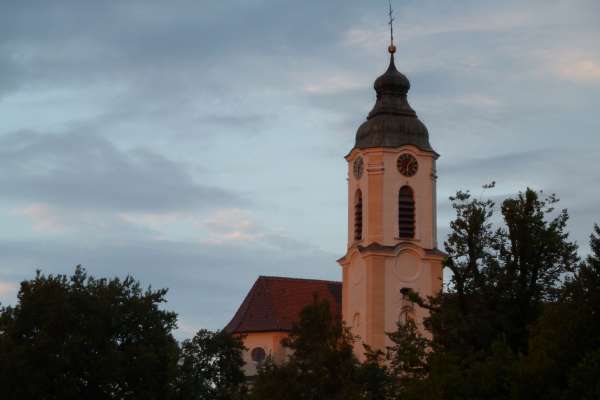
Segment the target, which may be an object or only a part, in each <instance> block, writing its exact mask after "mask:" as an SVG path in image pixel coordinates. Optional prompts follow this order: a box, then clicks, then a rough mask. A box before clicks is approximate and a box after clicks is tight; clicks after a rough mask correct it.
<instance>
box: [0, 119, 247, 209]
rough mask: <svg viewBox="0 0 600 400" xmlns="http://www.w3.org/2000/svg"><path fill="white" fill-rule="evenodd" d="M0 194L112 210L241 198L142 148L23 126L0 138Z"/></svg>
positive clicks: (213, 203) (229, 201)
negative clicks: (26, 129)
mask: <svg viewBox="0 0 600 400" xmlns="http://www.w3.org/2000/svg"><path fill="white" fill-rule="evenodd" d="M0 195H2V196H3V197H4V198H5V199H6V198H13V199H17V200H26V201H32V200H33V201H34V202H35V204H40V203H43V204H49V205H54V206H60V207H69V208H75V209H104V210H114V211H162V212H165V211H171V210H181V209H207V208H211V207H214V206H216V205H219V206H222V205H224V204H235V203H236V202H238V201H240V200H239V197H238V196H237V195H236V194H234V193H231V192H230V191H227V190H225V189H221V188H218V187H214V186H210V185H206V184H199V183H197V182H196V181H195V180H194V179H193V178H192V177H191V176H190V174H189V173H188V172H187V170H186V169H185V168H184V166H183V165H181V164H178V163H177V162H174V161H171V160H169V159H167V158H165V157H164V156H162V155H160V154H158V153H155V152H152V151H149V150H146V149H139V148H138V149H133V150H121V149H119V148H117V147H116V146H115V145H114V144H113V143H111V142H109V141H108V140H106V139H104V138H102V137H99V136H96V135H93V134H89V135H88V134H85V133H64V134H40V133H36V132H27V131H22V132H16V133H12V134H7V135H4V136H2V137H0ZM42 211H43V210H41V209H40V208H39V207H38V208H37V209H29V210H28V211H27V212H28V213H29V214H30V215H31V214H32V213H33V212H37V214H38V216H39V215H40V213H41V212H42Z"/></svg>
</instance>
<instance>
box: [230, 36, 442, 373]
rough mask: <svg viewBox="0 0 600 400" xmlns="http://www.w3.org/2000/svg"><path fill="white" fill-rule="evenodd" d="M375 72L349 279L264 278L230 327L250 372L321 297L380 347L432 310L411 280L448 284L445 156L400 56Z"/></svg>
mask: <svg viewBox="0 0 600 400" xmlns="http://www.w3.org/2000/svg"><path fill="white" fill-rule="evenodd" d="M388 50H389V53H390V64H389V67H388V68H387V70H386V71H385V73H384V74H383V75H381V76H380V77H379V78H377V79H376V80H375V85H374V86H375V91H376V93H377V100H376V102H375V106H374V107H373V109H372V110H371V112H370V113H369V114H368V116H367V120H366V121H365V122H364V123H363V124H362V125H361V126H360V127H359V128H358V131H357V133H356V141H355V144H354V147H353V148H352V149H351V150H350V152H349V153H348V154H347V155H346V157H345V159H346V161H347V167H348V238H347V240H348V243H347V248H346V253H345V254H344V256H343V257H341V258H340V259H339V260H337V261H338V263H339V265H340V266H341V278H342V280H341V282H330V281H320V280H312V279H293V278H283V277H265V276H261V277H259V278H258V280H257V281H256V283H255V284H254V286H253V287H252V289H251V290H250V292H249V293H248V295H247V296H246V298H245V299H244V301H243V303H242V305H241V306H240V307H239V309H238V311H237V312H236V314H235V316H234V317H233V319H232V320H231V322H230V323H229V324H228V325H227V326H226V327H225V331H226V332H229V333H232V334H239V335H242V337H243V338H244V345H245V347H246V348H247V351H246V354H245V355H244V357H245V361H246V372H247V374H248V375H254V374H255V371H256V367H257V366H258V365H260V363H261V362H262V361H263V360H264V359H265V358H266V357H267V356H269V355H270V356H271V357H272V358H273V360H274V361H275V362H281V361H283V360H284V359H285V357H286V356H287V355H288V354H286V349H285V348H283V346H282V345H281V339H283V338H284V337H286V336H287V334H288V332H289V331H290V328H291V326H292V324H293V322H294V321H296V320H297V318H298V316H299V313H300V310H302V308H303V307H304V306H306V305H308V304H310V303H311V302H312V300H313V296H314V295H315V294H317V295H318V297H319V298H320V299H327V300H329V302H330V304H331V307H332V312H333V313H334V315H338V316H339V317H340V318H342V319H343V320H344V322H345V323H346V325H347V326H348V327H350V329H351V330H352V333H353V334H354V335H356V336H358V337H360V340H358V341H357V343H356V344H355V353H356V355H357V357H359V359H362V358H363V357H364V355H363V353H364V348H363V343H364V344H367V345H369V346H370V347H372V348H374V349H384V348H385V346H386V345H389V344H390V341H389V338H388V337H387V335H386V332H392V331H395V330H396V324H397V323H398V322H400V323H402V321H405V320H406V319H407V318H411V319H413V320H414V321H416V322H417V325H418V326H419V327H420V328H421V329H422V321H423V319H424V318H425V317H426V316H427V310H425V309H422V308H420V307H418V306H417V305H414V304H412V303H411V302H409V301H408V299H407V298H406V296H405V295H404V294H403V293H406V292H405V291H406V289H411V290H413V291H415V292H417V293H419V294H420V295H421V296H423V297H426V296H432V295H434V294H435V293H438V292H439V291H440V290H441V289H442V261H443V259H444V257H445V254H444V253H443V252H441V251H440V250H438V248H437V232H436V212H437V210H436V208H437V205H436V179H437V175H436V160H437V158H438V157H439V154H438V153H436V152H435V150H434V149H433V148H432V146H431V144H430V143H429V133H428V131H427V128H426V127H425V125H424V124H423V123H422V122H421V121H420V120H419V118H418V117H417V115H416V113H415V111H414V110H413V109H412V108H411V106H410V105H409V104H408V100H407V94H408V91H409V89H410V82H409V81H408V79H407V78H406V76H404V75H403V74H402V73H400V72H399V71H398V70H397V69H396V66H395V63H394V53H395V51H396V48H395V46H394V44H393V42H392V44H391V45H390V46H389V48H388Z"/></svg>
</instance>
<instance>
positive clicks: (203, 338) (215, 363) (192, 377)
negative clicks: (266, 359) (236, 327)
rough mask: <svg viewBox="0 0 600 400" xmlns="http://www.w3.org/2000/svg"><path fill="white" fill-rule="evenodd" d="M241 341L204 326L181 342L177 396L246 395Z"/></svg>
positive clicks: (221, 399)
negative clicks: (211, 330) (191, 336)
mask: <svg viewBox="0 0 600 400" xmlns="http://www.w3.org/2000/svg"><path fill="white" fill-rule="evenodd" d="M243 350H244V345H243V343H242V340H241V339H240V338H239V337H234V336H231V335H228V334H226V333H225V332H222V331H220V332H210V331H207V330H205V329H202V330H200V331H198V333H197V334H196V335H195V336H194V338H193V339H191V340H186V341H184V342H183V343H182V345H181V353H180V361H179V373H178V377H177V384H176V393H177V394H176V398H177V399H182V400H183V399H186V400H195V399H199V400H200V399H202V400H203V399H211V400H237V399H242V398H245V396H246V386H245V379H246V378H245V375H244V372H243V371H242V367H243V366H244V360H243V358H242V352H243Z"/></svg>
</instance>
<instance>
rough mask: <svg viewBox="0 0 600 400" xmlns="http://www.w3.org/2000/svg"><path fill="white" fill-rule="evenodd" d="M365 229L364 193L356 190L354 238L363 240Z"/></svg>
mask: <svg viewBox="0 0 600 400" xmlns="http://www.w3.org/2000/svg"><path fill="white" fill-rule="evenodd" d="M362 230H363V202H362V193H361V191H360V190H357V191H356V195H355V196H354V240H362Z"/></svg>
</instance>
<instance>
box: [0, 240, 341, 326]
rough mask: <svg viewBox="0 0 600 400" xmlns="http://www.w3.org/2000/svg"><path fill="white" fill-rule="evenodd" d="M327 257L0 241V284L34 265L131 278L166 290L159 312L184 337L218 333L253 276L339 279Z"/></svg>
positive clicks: (160, 244)
mask: <svg viewBox="0 0 600 400" xmlns="http://www.w3.org/2000/svg"><path fill="white" fill-rule="evenodd" d="M25 255H26V256H25ZM335 258H336V257H335V255H332V254H328V253H325V252H323V251H320V250H318V249H314V248H312V247H311V246H310V245H307V244H303V243H299V242H295V243H294V246H290V245H289V241H288V240H286V239H284V238H282V237H267V238H265V239H264V241H263V242H262V243H255V244H252V245H242V246H239V245H232V244H220V245H209V244H198V243H192V242H172V241H160V240H134V239H132V238H130V240H129V241H128V242H126V243H115V242H111V241H96V242H94V243H93V244H82V243H75V242H62V241H56V240H51V239H48V240H44V241H40V240H36V241H29V240H12V241H1V242H0V282H2V281H3V282H10V283H11V284H15V283H17V282H19V281H21V280H23V279H29V278H31V277H33V275H34V273H35V269H38V268H39V269H41V270H42V271H44V272H46V273H49V272H51V273H69V272H72V270H73V268H74V266H75V265H76V264H83V265H84V266H85V267H86V268H87V269H88V271H89V272H90V273H91V274H93V275H95V276H124V275H125V274H132V275H133V276H134V277H136V278H137V279H139V280H140V281H141V282H142V284H143V285H152V287H154V288H161V287H166V288H170V289H171V290H170V292H169V295H168V296H167V297H168V300H169V303H168V305H167V306H166V307H167V308H169V309H172V310H174V311H176V312H178V313H179V314H180V322H181V324H180V328H182V329H181V330H180V333H179V335H180V336H181V337H186V336H187V337H189V336H190V335H191V332H188V331H187V330H188V329H189V327H193V329H199V328H201V327H205V328H211V329H218V328H222V327H223V326H224V325H225V324H226V323H227V322H228V321H229V319H230V318H231V317H233V314H234V313H235V311H236V309H237V307H238V306H239V304H241V301H242V299H243V296H244V295H245V293H246V292H247V291H248V290H249V289H250V286H251V285H252V283H253V282H254V280H255V279H256V278H257V276H258V275H261V274H262V275H282V276H299V277H306V276H310V277H316V278H323V279H340V271H339V266H337V264H336V263H335ZM7 300H9V301H10V302H12V301H13V299H7Z"/></svg>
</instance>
